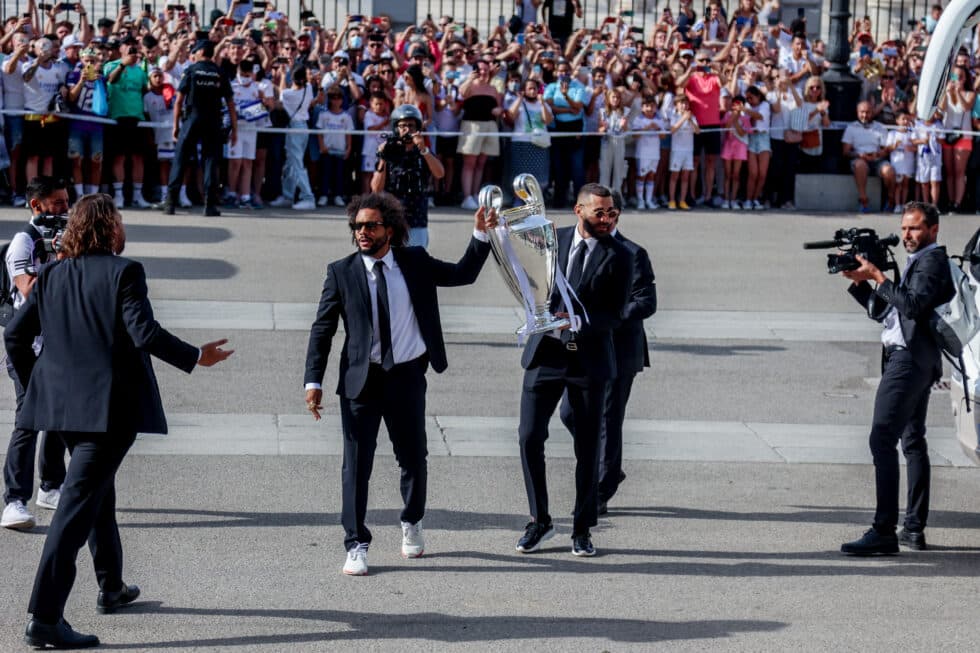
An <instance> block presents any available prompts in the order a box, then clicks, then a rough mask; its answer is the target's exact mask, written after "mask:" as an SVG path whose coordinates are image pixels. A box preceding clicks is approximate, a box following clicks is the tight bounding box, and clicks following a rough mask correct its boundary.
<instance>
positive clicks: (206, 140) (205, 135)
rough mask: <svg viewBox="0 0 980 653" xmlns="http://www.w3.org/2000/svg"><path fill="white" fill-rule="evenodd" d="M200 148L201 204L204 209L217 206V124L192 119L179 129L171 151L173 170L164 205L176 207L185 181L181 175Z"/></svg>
mask: <svg viewBox="0 0 980 653" xmlns="http://www.w3.org/2000/svg"><path fill="white" fill-rule="evenodd" d="M199 143H200V145H201V157H200V161H201V166H202V168H203V169H204V203H205V205H207V206H216V205H217V204H218V183H219V182H220V181H221V171H220V166H221V162H222V158H223V152H224V150H223V148H224V141H223V140H222V133H221V125H220V124H204V123H201V122H199V121H197V120H194V119H193V118H191V119H189V120H185V121H183V122H182V123H181V125H180V134H179V135H178V137H177V145H176V147H175V148H174V162H173V167H172V168H170V181H169V182H168V184H167V201H169V202H170V203H171V204H176V203H177V196H178V194H179V193H180V185H181V184H182V183H183V181H184V171H185V170H187V168H188V166H190V165H191V161H193V160H195V159H196V158H197V146H198V144H199Z"/></svg>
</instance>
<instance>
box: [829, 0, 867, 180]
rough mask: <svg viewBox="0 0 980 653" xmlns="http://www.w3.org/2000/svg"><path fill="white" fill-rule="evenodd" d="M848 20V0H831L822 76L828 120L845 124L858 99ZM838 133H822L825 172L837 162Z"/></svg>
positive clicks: (852, 113)
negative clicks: (848, 40) (825, 92)
mask: <svg viewBox="0 0 980 653" xmlns="http://www.w3.org/2000/svg"><path fill="white" fill-rule="evenodd" d="M850 17H851V11H850V0H831V3H830V33H829V38H828V41H827V54H828V61H829V62H830V70H828V71H827V72H825V73H824V74H823V82H824V85H825V86H826V87H827V100H828V101H829V102H830V119H831V120H834V121H840V122H849V121H852V120H855V119H856V118H857V103H858V98H859V97H860V96H861V80H860V79H859V78H858V77H856V76H855V75H854V73H852V72H851V68H850V65H849V57H850V46H849V45H848V42H847V20H848V18H850ZM842 135H843V133H842V132H841V131H839V130H831V131H825V132H824V133H823V143H824V145H823V149H824V162H825V165H826V166H827V171H828V172H832V171H836V168H837V167H838V165H839V162H840V158H841V157H840V149H841V148H840V139H841V136H842Z"/></svg>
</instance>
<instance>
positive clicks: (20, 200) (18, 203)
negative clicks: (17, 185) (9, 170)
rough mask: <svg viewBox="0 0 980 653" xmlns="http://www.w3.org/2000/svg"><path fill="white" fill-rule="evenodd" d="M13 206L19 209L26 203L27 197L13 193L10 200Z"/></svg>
mask: <svg viewBox="0 0 980 653" xmlns="http://www.w3.org/2000/svg"><path fill="white" fill-rule="evenodd" d="M11 204H12V205H13V206H14V208H17V209H21V208H24V206H26V205H27V199H26V198H25V197H24V196H23V195H14V199H13V201H12V202H11Z"/></svg>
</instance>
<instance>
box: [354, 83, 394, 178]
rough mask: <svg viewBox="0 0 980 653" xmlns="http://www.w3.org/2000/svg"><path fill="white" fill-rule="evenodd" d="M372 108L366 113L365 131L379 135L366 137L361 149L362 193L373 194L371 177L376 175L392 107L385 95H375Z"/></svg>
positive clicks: (372, 97)
mask: <svg viewBox="0 0 980 653" xmlns="http://www.w3.org/2000/svg"><path fill="white" fill-rule="evenodd" d="M369 106H370V108H369V109H368V110H367V111H365V112H364V129H365V130H366V131H370V132H378V133H377V134H368V135H365V136H364V145H363V146H362V147H361V192H362V193H369V192H371V177H372V176H373V175H374V168H375V166H376V165H377V163H378V148H379V147H381V144H382V142H383V141H382V140H381V132H383V131H385V130H387V129H388V122H389V121H388V116H389V115H390V113H391V107H390V106H389V105H388V98H387V97H385V95H384V93H375V94H374V95H372V96H371V100H370V104H369Z"/></svg>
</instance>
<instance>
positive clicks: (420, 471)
mask: <svg viewBox="0 0 980 653" xmlns="http://www.w3.org/2000/svg"><path fill="white" fill-rule="evenodd" d="M347 216H348V219H349V223H348V225H349V227H350V230H351V236H352V239H353V241H354V244H355V246H356V248H357V251H355V252H354V253H353V254H351V255H349V256H347V257H345V258H343V259H340V260H339V261H334V262H333V263H331V264H330V265H329V266H327V276H326V280H325V281H324V283H323V292H322V294H321V295H320V306H319V309H318V310H317V315H316V320H315V321H314V322H313V327H312V328H311V330H310V340H309V347H308V348H307V353H306V373H305V379H304V383H305V387H306V406H307V409H308V410H309V411H310V412H311V413H312V414H313V418H314V419H317V420H318V419H320V410H321V409H322V406H321V400H322V399H323V390H322V387H321V385H320V384H321V383H322V382H323V374H324V371H325V369H326V366H327V357H328V355H329V354H330V349H331V341H332V340H333V336H334V334H335V333H336V331H337V325H338V323H339V322H340V320H343V322H344V327H345V331H346V332H347V336H346V338H345V340H344V344H343V349H342V350H341V353H340V380H339V383H338V385H337V394H338V395H340V416H341V422H342V424H343V431H344V465H343V472H342V478H343V507H342V510H341V521H342V523H343V526H344V532H345V537H344V546H345V548H346V549H347V560H346V562H345V563H344V567H343V572H344V573H345V574H348V575H351V576H363V575H365V574H367V571H368V566H367V551H368V546H369V545H370V543H371V531H370V530H368V528H367V526H366V525H365V523H364V521H365V514H366V512H367V500H368V485H369V481H370V478H371V469H372V467H373V465H374V452H375V448H376V446H377V439H378V427H379V426H380V423H381V420H382V419H384V422H385V426H386V427H387V429H388V436H389V438H390V439H391V444H392V447H393V449H394V452H395V458H397V460H398V465H399V467H400V468H401V493H402V499H403V500H404V502H405V506H404V509H403V510H402V513H401V526H402V555H403V556H404V557H406V558H417V557H420V556H421V555H422V553H423V551H424V546H425V545H424V540H423V536H422V527H421V523H420V522H421V520H422V516H423V514H424V512H425V497H426V479H427V468H426V456H427V455H428V451H427V450H426V435H425V390H426V381H425V372H426V370H427V369H428V367H429V366H430V365H431V366H432V368H433V369H434V370H435V371H436V372H437V373H441V372H442V371H443V370H445V369H446V367H447V362H446V346H445V344H444V342H443V339H442V325H441V324H440V320H439V302H438V297H437V293H436V289H437V288H438V287H439V286H465V285H468V284H471V283H473V282H474V281H475V280H476V278H477V276H478V275H479V273H480V269H481V268H482V267H483V264H484V262H485V261H486V260H487V255H488V254H489V253H490V245H489V243H488V241H487V236H486V233H485V231H486V227H487V224H490V225H491V226H492V225H493V224H495V216H491V217H490V218H489V219H488V220H485V219H484V216H485V214H484V210H483V209H482V208H481V209H480V210H479V211H477V213H476V215H475V218H474V220H475V228H474V233H473V237H472V238H471V239H470V243H469V246H468V247H467V248H466V252H465V253H464V254H463V257H462V258H461V259H460V260H459V261H458V262H457V263H448V262H445V261H440V260H438V259H436V258H433V257H432V256H430V255H429V254H428V253H427V252H426V251H425V249H424V248H422V247H407V246H406V244H407V242H408V224H407V223H406V222H405V218H404V214H403V211H402V205H401V203H400V202H399V200H398V199H397V198H395V197H394V196H392V195H389V194H387V193H370V194H366V195H361V196H359V197H355V198H354V199H353V200H352V201H351V203H350V204H349V205H348V206H347Z"/></svg>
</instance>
